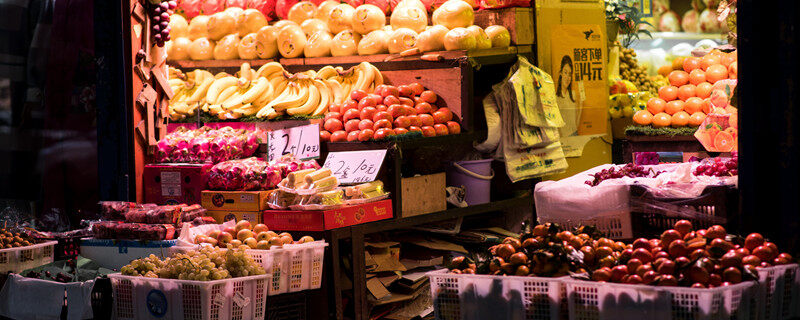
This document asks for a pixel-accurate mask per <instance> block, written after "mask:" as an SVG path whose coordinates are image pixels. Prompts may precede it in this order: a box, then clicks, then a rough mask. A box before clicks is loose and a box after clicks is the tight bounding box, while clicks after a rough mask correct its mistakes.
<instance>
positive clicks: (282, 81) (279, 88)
mask: <svg viewBox="0 0 800 320" xmlns="http://www.w3.org/2000/svg"><path fill="white" fill-rule="evenodd" d="M269 85H270V87H272V89H273V90H272V97H270V99H272V98H276V97H277V96H278V95H280V94H281V93H282V92H283V91H284V90H286V86H287V85H289V80H287V79H286V78H284V77H275V78H272V79H270V80H269Z"/></svg>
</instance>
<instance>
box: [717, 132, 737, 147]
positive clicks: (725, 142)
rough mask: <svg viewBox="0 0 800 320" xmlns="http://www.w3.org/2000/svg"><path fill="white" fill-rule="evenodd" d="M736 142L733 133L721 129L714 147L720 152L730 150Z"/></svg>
mask: <svg viewBox="0 0 800 320" xmlns="http://www.w3.org/2000/svg"><path fill="white" fill-rule="evenodd" d="M735 144H736V141H735V140H734V139H733V135H731V134H730V133H728V132H726V131H720V132H719V133H717V135H716V136H715V137H714V148H716V149H717V151H719V152H730V151H731V150H733V146H734V145H735Z"/></svg>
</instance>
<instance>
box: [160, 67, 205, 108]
mask: <svg viewBox="0 0 800 320" xmlns="http://www.w3.org/2000/svg"><path fill="white" fill-rule="evenodd" d="M214 80H215V78H214V75H212V74H211V72H208V71H205V70H194V71H190V72H187V73H185V74H184V73H183V72H181V71H180V70H178V69H174V68H172V67H170V68H169V81H168V82H169V85H170V88H172V92H173V93H174V95H173V96H172V99H170V101H169V108H168V110H169V117H170V119H171V120H173V121H178V120H182V119H185V118H186V117H190V116H193V115H195V113H196V112H197V107H198V105H197V102H198V101H200V100H201V99H202V98H203V97H204V96H205V92H206V90H208V87H209V86H211V83H213V82H214Z"/></svg>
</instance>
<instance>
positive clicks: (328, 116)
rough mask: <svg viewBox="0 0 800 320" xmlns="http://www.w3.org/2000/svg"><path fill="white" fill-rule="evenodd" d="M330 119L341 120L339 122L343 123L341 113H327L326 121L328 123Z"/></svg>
mask: <svg viewBox="0 0 800 320" xmlns="http://www.w3.org/2000/svg"><path fill="white" fill-rule="evenodd" d="M330 118H334V119H339V121H341V120H342V114H341V113H339V112H336V111H331V112H328V113H326V114H325V121H328V119H330Z"/></svg>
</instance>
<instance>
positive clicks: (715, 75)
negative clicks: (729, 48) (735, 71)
mask: <svg viewBox="0 0 800 320" xmlns="http://www.w3.org/2000/svg"><path fill="white" fill-rule="evenodd" d="M706 79H708V82H710V83H716V82H717V81H720V80H725V79H728V68H727V67H725V66H723V65H721V64H715V65H712V66H710V67H708V70H706Z"/></svg>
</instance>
